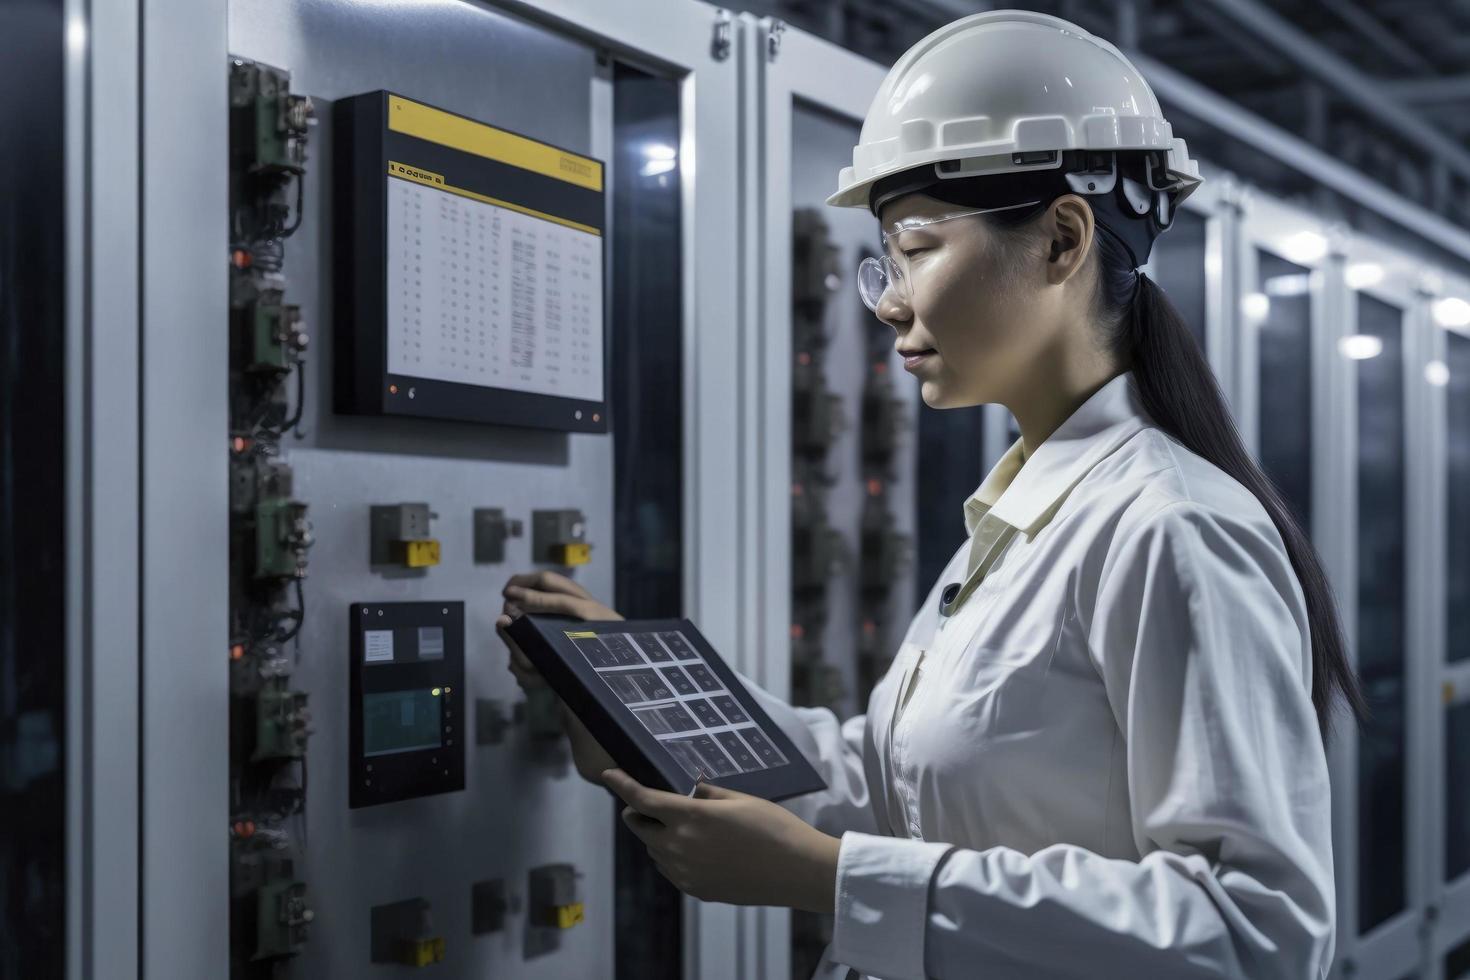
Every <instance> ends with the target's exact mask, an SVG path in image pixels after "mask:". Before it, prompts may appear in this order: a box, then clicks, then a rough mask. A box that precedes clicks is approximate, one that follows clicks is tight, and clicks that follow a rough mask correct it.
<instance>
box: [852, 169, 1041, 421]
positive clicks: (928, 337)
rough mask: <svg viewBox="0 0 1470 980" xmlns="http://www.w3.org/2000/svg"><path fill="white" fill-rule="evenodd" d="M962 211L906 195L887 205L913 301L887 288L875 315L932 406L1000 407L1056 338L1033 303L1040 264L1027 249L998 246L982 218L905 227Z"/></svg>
mask: <svg viewBox="0 0 1470 980" xmlns="http://www.w3.org/2000/svg"><path fill="white" fill-rule="evenodd" d="M964 210H967V209H966V208H963V207H960V206H958V205H954V204H947V203H945V202H943V201H937V200H935V199H933V198H930V197H926V196H924V195H922V194H909V195H906V196H904V197H901V198H897V199H895V200H893V201H890V202H889V203H887V204H885V205H884V206H883V207H882V209H881V211H880V216H879V217H880V221H881V224H882V229H883V231H884V233H885V234H887V235H888V252H889V255H891V256H892V257H893V259H894V261H895V262H897V263H898V264H899V267H900V268H901V269H906V270H907V273H908V281H909V287H910V288H909V293H910V295H909V296H908V297H907V299H901V298H900V297H899V296H898V295H897V294H896V292H895V291H894V290H893V289H889V290H888V291H887V292H885V293H884V294H883V297H882V299H881V300H880V301H879V303H878V309H877V314H878V318H879V319H880V320H882V321H883V322H884V323H887V324H888V325H889V326H891V327H892V328H893V329H894V331H895V332H896V333H897V334H898V339H897V342H896V343H895V345H894V346H895V348H896V349H897V350H898V352H899V353H900V354H901V355H904V367H905V368H906V369H907V370H908V371H909V372H910V373H911V374H913V375H914V376H915V377H917V378H918V379H919V381H920V382H921V389H920V390H921V393H922V395H923V398H924V402H925V404H927V405H929V406H930V407H932V408H960V407H964V406H968V405H979V404H983V403H986V402H996V401H1004V400H1005V396H1006V394H1007V393H1008V390H1009V386H1008V382H1011V383H1013V382H1014V380H1015V379H1016V378H1017V376H1018V375H1022V374H1025V373H1027V372H1026V371H1025V370H1024V366H1025V365H1027V364H1029V363H1033V362H1034V359H1035V357H1036V356H1037V352H1038V351H1039V349H1040V347H1041V346H1042V345H1044V344H1045V343H1046V340H1047V335H1048V334H1049V333H1050V331H1049V330H1048V329H1047V328H1046V325H1045V323H1044V322H1038V321H1039V320H1041V321H1044V319H1045V317H1044V316H1038V314H1041V313H1042V311H1041V310H1039V309H1037V304H1036V300H1037V299H1038V294H1039V293H1040V291H1041V289H1042V287H1043V285H1044V282H1045V280H1044V270H1043V268H1042V267H1043V266H1044V264H1045V263H1044V261H1042V260H1041V259H1040V258H1038V257H1033V256H1031V255H1030V254H1029V252H1028V250H1027V249H1025V248H1006V249H1002V248H1001V247H1000V242H999V241H998V235H997V233H996V232H995V231H993V230H992V229H991V227H990V226H989V225H988V224H987V218H986V217H985V216H984V215H969V216H965V217H959V218H954V219H952V220H949V221H941V222H938V223H935V224H929V225H924V224H919V225H918V226H917V227H913V228H906V227H904V226H905V224H906V223H907V221H908V220H909V219H926V218H940V217H943V216H945V215H946V214H954V213H956V212H958V211H964ZM999 234H1009V235H1012V236H1014V235H1015V234H1016V233H1015V232H1014V231H1010V232H1001V233H999ZM1017 241H1018V242H1024V241H1025V239H1019V240H1017ZM1033 259H1034V261H1033Z"/></svg>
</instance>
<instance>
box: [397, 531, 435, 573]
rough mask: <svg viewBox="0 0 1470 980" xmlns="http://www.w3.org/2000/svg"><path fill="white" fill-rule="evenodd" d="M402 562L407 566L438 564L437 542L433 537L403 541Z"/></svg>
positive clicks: (418, 566) (416, 566)
mask: <svg viewBox="0 0 1470 980" xmlns="http://www.w3.org/2000/svg"><path fill="white" fill-rule="evenodd" d="M403 563H404V564H405V565H407V566H408V567H409V568H427V567H429V566H430V565H437V564H439V542H438V541H437V540H435V539H433V538H426V539H424V540H422V541H405V542H403Z"/></svg>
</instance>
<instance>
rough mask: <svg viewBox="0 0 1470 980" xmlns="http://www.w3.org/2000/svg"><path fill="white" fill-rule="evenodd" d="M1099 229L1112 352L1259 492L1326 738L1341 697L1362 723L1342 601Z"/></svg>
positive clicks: (1100, 296) (1150, 403) (1211, 381)
mask: <svg viewBox="0 0 1470 980" xmlns="http://www.w3.org/2000/svg"><path fill="white" fill-rule="evenodd" d="M1042 210H1044V208H1040V209H1035V210H1029V211H1022V212H1019V213H1017V212H997V213H995V214H990V215H986V219H987V220H989V221H991V223H992V225H994V226H997V227H1007V226H1010V227H1015V226H1018V225H1021V224H1023V223H1029V221H1030V220H1031V219H1033V218H1035V217H1036V216H1037V215H1038V214H1039V213H1040V211H1042ZM1095 228H1096V234H1095V235H1094V238H1093V241H1094V244H1095V245H1096V246H1097V247H1096V249H1095V252H1096V254H1097V262H1096V269H1097V293H1096V306H1097V311H1098V319H1099V322H1100V324H1101V327H1102V329H1103V330H1104V331H1105V344H1106V347H1107V349H1108V351H1109V352H1110V353H1112V354H1113V355H1114V356H1115V357H1117V358H1118V360H1119V361H1120V362H1121V363H1124V364H1127V365H1129V369H1130V370H1131V371H1132V372H1133V378H1134V382H1135V384H1136V385H1137V389H1138V395H1139V399H1140V401H1141V402H1142V403H1143V408H1144V411H1145V412H1147V413H1148V415H1149V417H1150V418H1152V419H1153V421H1154V422H1155V423H1157V424H1158V426H1159V427H1160V428H1161V429H1163V430H1164V431H1165V432H1167V433H1169V434H1170V435H1171V436H1173V437H1174V438H1175V439H1178V440H1179V442H1180V443H1182V444H1183V445H1184V446H1185V448H1187V449H1188V450H1189V451H1190V452H1192V453H1195V454H1196V455H1198V456H1201V457H1203V458H1204V459H1206V460H1209V461H1210V462H1211V463H1214V464H1215V465H1216V466H1218V467H1219V468H1220V469H1222V470H1224V471H1225V472H1226V473H1228V474H1229V475H1230V476H1231V477H1233V478H1235V479H1236V480H1237V481H1239V482H1240V483H1241V484H1242V485H1243V486H1244V487H1245V488H1246V489H1248V490H1249V491H1250V492H1251V493H1253V494H1255V495H1256V499H1257V500H1259V501H1260V502H1261V506H1262V507H1264V508H1265V509H1266V513H1267V514H1269V515H1270V516H1271V522H1272V523H1273V524H1275V525H1276V530H1277V531H1278V532H1279V533H1280V534H1281V540H1282V541H1283V542H1284V543H1285V544H1286V553H1287V555H1288V556H1289V557H1290V558H1291V567H1292V568H1293V569H1294V570H1295V571H1296V577H1297V580H1298V582H1300V583H1301V587H1302V594H1303V595H1304V596H1305V597H1306V603H1307V620H1308V624H1309V629H1310V634H1311V640H1312V705H1313V706H1314V707H1315V708H1316V710H1317V724H1318V727H1319V728H1320V730H1321V733H1322V737H1323V740H1324V741H1325V740H1326V739H1327V738H1328V736H1329V735H1330V734H1331V731H1332V722H1333V711H1334V708H1335V707H1336V705H1337V702H1338V699H1339V698H1341V699H1342V700H1343V701H1344V702H1346V704H1347V706H1348V708H1349V709H1350V711H1351V714H1352V715H1353V717H1355V718H1357V717H1362V716H1363V715H1364V714H1365V713H1366V711H1367V706H1366V702H1365V701H1364V699H1363V693H1362V690H1361V688H1360V687H1359V686H1358V678H1357V675H1356V674H1354V672H1353V669H1352V666H1351V665H1350V664H1349V663H1348V659H1347V654H1346V651H1345V646H1346V644H1345V642H1344V639H1343V634H1342V624H1341V623H1340V621H1339V619H1338V614H1337V602H1336V599H1335V598H1334V597H1333V593H1332V586H1331V583H1329V582H1328V580H1327V575H1326V573H1325V572H1324V571H1323V569H1322V562H1321V559H1320V558H1319V557H1318V556H1317V551H1316V549H1315V548H1313V547H1312V543H1311V540H1310V539H1309V538H1308V537H1307V534H1306V532H1305V531H1303V530H1302V527H1301V525H1300V524H1299V523H1297V520H1296V518H1295V517H1294V516H1292V513H1291V511H1290V509H1289V508H1288V507H1287V505H1286V502H1285V501H1284V500H1283V499H1282V497H1281V494H1280V492H1279V491H1277V489H1276V487H1275V486H1274V485H1273V484H1272V483H1271V480H1270V478H1269V477H1267V476H1266V474H1265V473H1264V472H1262V471H1261V468H1260V467H1259V466H1257V465H1256V463H1255V461H1254V460H1253V459H1251V456H1250V453H1248V452H1247V451H1246V448H1245V444H1244V443H1243V442H1242V441H1241V438H1240V432H1239V431H1238V430H1237V429H1236V427H1235V420H1234V419H1233V418H1232V417H1231V415H1230V410H1229V409H1228V408H1227V407H1226V405H1225V399H1224V397H1223V396H1222V395H1221V393H1220V386H1219V383H1218V382H1217V381H1216V380H1215V374H1214V372H1213V371H1211V370H1210V365H1209V362H1208V361H1206V360H1205V356H1204V353H1203V352H1202V351H1201V350H1200V348H1199V344H1198V343H1197V342H1196V341H1195V339H1194V334H1193V333H1191V332H1190V330H1189V327H1188V325H1187V324H1186V322H1185V320H1184V317H1183V316H1182V315H1181V314H1180V313H1179V311H1178V309H1176V308H1175V306H1174V304H1173V303H1172V302H1170V301H1169V297H1168V296H1167V295H1165V293H1164V291H1163V290H1162V289H1160V288H1159V287H1158V286H1157V285H1156V284H1155V283H1154V282H1153V280H1151V279H1149V278H1148V277H1147V276H1146V275H1144V274H1143V273H1141V272H1139V271H1137V270H1136V269H1135V268H1134V265H1133V260H1132V257H1131V256H1130V254H1129V252H1128V249H1127V248H1126V247H1125V246H1124V245H1123V243H1122V242H1121V241H1120V240H1119V239H1118V238H1117V237H1116V236H1115V235H1114V234H1113V233H1112V232H1111V231H1110V230H1109V229H1108V228H1106V227H1105V226H1103V225H1100V224H1099V225H1096V226H1095Z"/></svg>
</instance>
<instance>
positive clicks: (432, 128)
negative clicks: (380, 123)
mask: <svg viewBox="0 0 1470 980" xmlns="http://www.w3.org/2000/svg"><path fill="white" fill-rule="evenodd" d="M388 128H389V129H390V130H392V131H393V132H396V133H403V134H405V135H408V136H416V137H418V138H419V139H422V140H428V141H429V142H431V143H438V144H440V145H442V146H448V147H452V148H454V149H456V150H460V151H462V152H464V153H473V154H475V155H476V156H481V157H485V158H486V159H488V160H497V161H499V162H501V163H506V164H509V165H511V166H512V167H520V168H521V169H522V170H530V171H532V172H533V173H538V174H542V175H543V176H546V177H554V178H556V179H557V180H564V181H566V182H567V183H569V184H575V185H576V186H578V187H586V188H588V189H590V190H594V191H601V190H602V164H600V163H598V162H597V161H596V160H592V159H589V158H587V157H583V156H578V155H577V154H575V153H568V152H567V151H566V150H562V149H559V148H557V147H555V146H550V145H549V144H546V143H538V142H537V141H536V140H533V139H528V138H526V137H525V136H518V135H516V134H515V133H508V132H506V131H505V130H503V129H496V128H495V127H494V126H487V125H485V124H484V123H478V122H474V121H473V120H469V119H465V118H463V117H462V116H456V115H454V114H453V113H449V112H444V111H442V110H440V109H434V108H432V107H430V106H426V105H420V104H419V103H417V102H414V101H411V100H409V99H405V98H403V97H402V96H399V95H390V96H388Z"/></svg>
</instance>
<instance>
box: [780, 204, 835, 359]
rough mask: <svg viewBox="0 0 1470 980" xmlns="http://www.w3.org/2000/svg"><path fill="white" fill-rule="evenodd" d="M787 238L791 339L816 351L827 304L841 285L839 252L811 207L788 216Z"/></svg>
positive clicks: (823, 338) (802, 347) (823, 342)
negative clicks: (789, 229) (788, 228)
mask: <svg viewBox="0 0 1470 980" xmlns="http://www.w3.org/2000/svg"><path fill="white" fill-rule="evenodd" d="M791 236H792V242H791V244H792V267H791V273H792V274H791V301H792V314H793V317H792V335H793V338H792V339H793V340H794V342H795V346H796V347H797V348H798V349H799V350H804V351H808V352H815V351H820V350H821V349H822V348H823V347H825V346H826V344H827V336H826V332H825V330H824V324H823V321H824V319H825V316H826V312H827V303H828V301H829V300H830V299H831V297H832V294H833V293H834V292H836V291H837V289H838V288H839V287H840V286H841V285H842V275H841V272H840V271H839V251H838V248H837V246H836V245H834V244H833V243H832V236H831V232H830V230H829V229H828V227H827V222H826V221H824V220H823V219H822V216H821V214H820V213H819V212H818V211H817V210H816V209H814V208H802V209H801V210H798V211H797V212H795V213H794V214H793V215H792V216H791Z"/></svg>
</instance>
